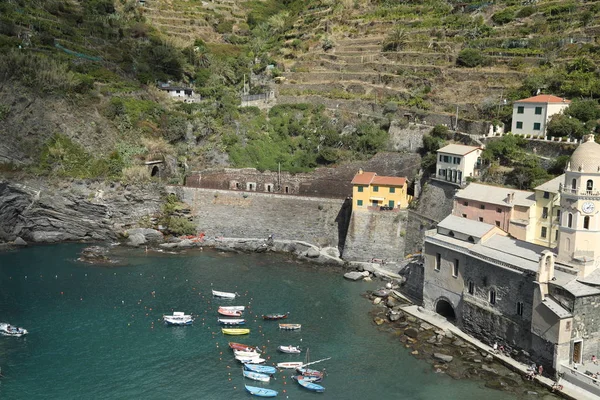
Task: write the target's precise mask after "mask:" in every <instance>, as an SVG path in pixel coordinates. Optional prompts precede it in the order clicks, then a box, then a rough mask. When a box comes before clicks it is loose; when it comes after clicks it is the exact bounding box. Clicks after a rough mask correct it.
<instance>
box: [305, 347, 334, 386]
mask: <svg viewBox="0 0 600 400" xmlns="http://www.w3.org/2000/svg"><path fill="white" fill-rule="evenodd" d="M330 359H331V357H327V358H323V359H321V360H317V361H313V362H309V360H310V350H309V349H306V362H305V363H304V364H302V365H301V366H300V367H297V368H296V371H297V372H298V373H299V374H300V375H302V376H306V377H310V378H316V379H313V380H322V379H323V377H324V376H325V369H323V371H319V370H316V369H310V368H307V367H308V366H309V365H312V364H317V363H320V362H322V361H327V360H330Z"/></svg>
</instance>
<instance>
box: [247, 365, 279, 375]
mask: <svg viewBox="0 0 600 400" xmlns="http://www.w3.org/2000/svg"><path fill="white" fill-rule="evenodd" d="M244 369H245V370H246V371H254V372H260V373H261V374H267V375H274V374H276V373H277V368H275V367H271V366H269V365H256V364H244Z"/></svg>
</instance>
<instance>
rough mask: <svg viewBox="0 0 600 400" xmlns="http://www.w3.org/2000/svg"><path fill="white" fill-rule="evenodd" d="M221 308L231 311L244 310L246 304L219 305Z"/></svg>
mask: <svg viewBox="0 0 600 400" xmlns="http://www.w3.org/2000/svg"><path fill="white" fill-rule="evenodd" d="M219 308H222V309H223V310H229V311H244V310H245V309H246V306H219Z"/></svg>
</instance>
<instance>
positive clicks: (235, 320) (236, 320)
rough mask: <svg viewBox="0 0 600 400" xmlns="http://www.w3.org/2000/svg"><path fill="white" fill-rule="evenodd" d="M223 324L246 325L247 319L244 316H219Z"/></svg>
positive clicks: (218, 319)
mask: <svg viewBox="0 0 600 400" xmlns="http://www.w3.org/2000/svg"><path fill="white" fill-rule="evenodd" d="M217 321H219V323H220V324H221V325H244V324H246V320H245V319H243V318H217Z"/></svg>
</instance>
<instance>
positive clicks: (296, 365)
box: [277, 361, 304, 369]
mask: <svg viewBox="0 0 600 400" xmlns="http://www.w3.org/2000/svg"><path fill="white" fill-rule="evenodd" d="M303 365H304V363H303V362H302V361H289V362H281V363H277V368H290V369H296V368H300V367H302V366H303Z"/></svg>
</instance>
